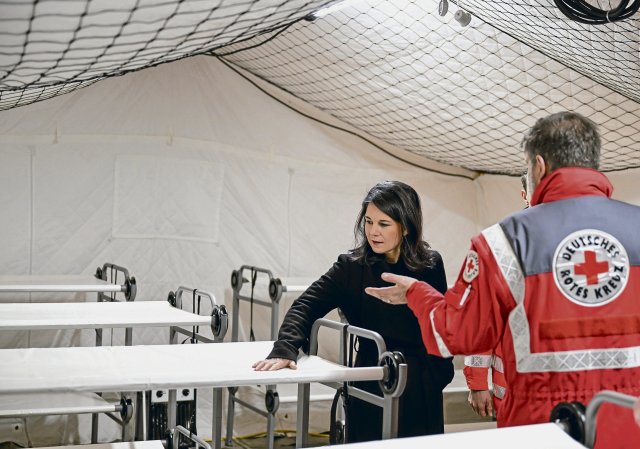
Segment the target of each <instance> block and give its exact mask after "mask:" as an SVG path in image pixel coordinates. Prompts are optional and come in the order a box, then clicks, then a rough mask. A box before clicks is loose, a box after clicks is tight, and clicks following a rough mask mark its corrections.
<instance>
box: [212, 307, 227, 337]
mask: <svg viewBox="0 0 640 449" xmlns="http://www.w3.org/2000/svg"><path fill="white" fill-rule="evenodd" d="M228 328H229V314H228V313H227V308H226V307H225V306H224V305H220V306H215V307H214V308H213V310H212V311H211V332H212V333H213V336H214V337H215V338H216V339H217V340H223V339H224V336H225V335H227V329H228Z"/></svg>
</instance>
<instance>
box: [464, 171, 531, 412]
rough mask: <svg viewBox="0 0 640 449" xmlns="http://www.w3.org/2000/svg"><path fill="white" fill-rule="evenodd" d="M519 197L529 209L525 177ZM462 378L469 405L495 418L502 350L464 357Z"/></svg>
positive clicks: (504, 388)
mask: <svg viewBox="0 0 640 449" xmlns="http://www.w3.org/2000/svg"><path fill="white" fill-rule="evenodd" d="M520 182H521V183H522V189H521V191H520V196H522V201H524V204H525V208H527V207H529V195H528V193H527V192H528V190H527V175H522V176H521V177H520ZM489 369H491V383H492V386H493V388H492V391H489V379H488V377H489ZM463 372H464V377H465V380H466V381H467V387H468V388H469V397H468V399H467V401H468V402H469V405H470V406H471V408H472V409H473V411H474V412H476V413H477V414H478V415H480V416H497V415H498V409H499V407H500V403H501V402H502V398H504V395H505V394H506V393H507V386H506V380H505V377H504V364H503V363H502V348H501V347H500V344H498V345H497V346H496V347H495V348H494V349H493V351H491V352H487V353H484V354H474V355H467V356H465V357H464V369H463Z"/></svg>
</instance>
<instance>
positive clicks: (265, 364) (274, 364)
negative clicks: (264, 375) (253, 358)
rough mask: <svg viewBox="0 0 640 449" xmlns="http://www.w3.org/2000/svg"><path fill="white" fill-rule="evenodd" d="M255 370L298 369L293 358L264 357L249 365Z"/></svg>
mask: <svg viewBox="0 0 640 449" xmlns="http://www.w3.org/2000/svg"><path fill="white" fill-rule="evenodd" d="M251 368H253V369H254V370H255V371H278V370H279V369H282V368H291V369H298V365H296V362H295V361H293V360H287V359H266V360H260V361H259V362H256V363H254V364H253V365H251Z"/></svg>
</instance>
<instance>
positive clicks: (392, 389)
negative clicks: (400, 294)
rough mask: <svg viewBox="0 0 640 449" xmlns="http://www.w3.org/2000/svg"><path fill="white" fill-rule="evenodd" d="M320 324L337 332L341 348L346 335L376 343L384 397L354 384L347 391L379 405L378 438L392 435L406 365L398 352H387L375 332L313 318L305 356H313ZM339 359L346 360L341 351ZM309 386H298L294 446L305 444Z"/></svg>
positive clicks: (395, 430)
mask: <svg viewBox="0 0 640 449" xmlns="http://www.w3.org/2000/svg"><path fill="white" fill-rule="evenodd" d="M321 326H324V327H328V328H331V329H335V330H338V331H341V335H340V345H341V347H344V345H345V343H346V342H345V338H346V336H347V335H348V334H351V335H355V336H357V337H362V338H367V339H369V340H373V341H374V342H375V343H376V346H377V349H378V364H379V366H381V367H382V368H383V373H384V374H383V377H382V379H380V380H379V382H380V389H381V390H382V392H383V395H384V396H383V397H380V396H377V395H375V394H372V393H369V392H367V391H365V390H362V389H360V388H356V387H350V388H349V394H350V395H353V396H355V397H357V398H359V399H362V400H364V401H366V402H369V403H371V404H373V405H377V406H380V407H381V408H382V438H383V439H388V438H395V437H396V436H397V434H398V410H399V398H400V396H401V395H402V393H403V392H404V389H405V387H406V383H407V364H406V363H405V362H404V357H402V354H400V353H398V352H394V353H391V352H388V351H387V346H386V344H385V342H384V339H383V338H382V336H381V335H380V334H379V333H377V332H374V331H371V330H369V329H364V328H361V327H357V326H351V325H349V324H345V323H339V322H336V321H332V320H328V319H326V318H320V319H318V320H316V321H315V322H314V323H313V326H312V327H311V335H310V336H309V355H316V354H317V352H318V331H319V330H320V327H321ZM342 362H343V363H346V360H345V358H344V354H343V357H342ZM309 387H310V386H309V384H308V383H307V384H299V385H298V401H299V402H298V415H297V421H298V422H297V425H296V427H297V432H296V447H297V448H302V447H305V446H306V445H307V440H308V438H307V434H308V429H309V392H310V388H309Z"/></svg>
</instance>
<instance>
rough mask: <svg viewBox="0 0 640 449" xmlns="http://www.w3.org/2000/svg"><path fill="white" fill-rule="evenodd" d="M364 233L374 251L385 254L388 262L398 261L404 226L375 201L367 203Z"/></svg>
mask: <svg viewBox="0 0 640 449" xmlns="http://www.w3.org/2000/svg"><path fill="white" fill-rule="evenodd" d="M364 233H365V235H366V236H367V241H368V242H369V246H371V249H372V250H373V252H374V253H376V254H384V255H385V257H386V259H387V261H388V262H392V263H395V262H397V261H398V258H399V257H400V244H401V243H402V226H401V225H400V223H398V222H397V221H395V220H394V219H393V218H391V217H390V216H388V215H387V214H385V213H384V212H382V211H381V210H380V209H378V208H377V207H376V205H375V204H373V203H369V204H368V205H367V210H366V212H365V216H364Z"/></svg>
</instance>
